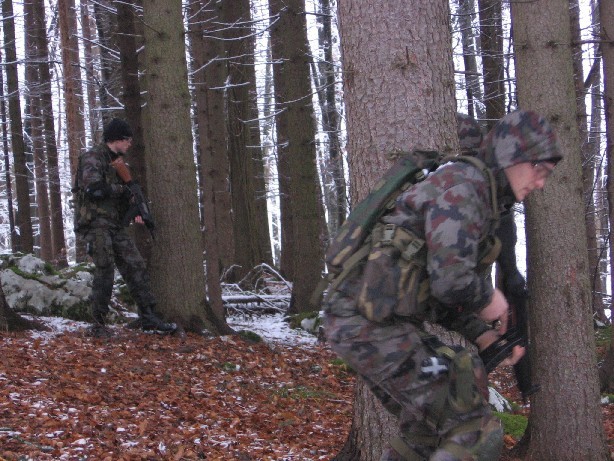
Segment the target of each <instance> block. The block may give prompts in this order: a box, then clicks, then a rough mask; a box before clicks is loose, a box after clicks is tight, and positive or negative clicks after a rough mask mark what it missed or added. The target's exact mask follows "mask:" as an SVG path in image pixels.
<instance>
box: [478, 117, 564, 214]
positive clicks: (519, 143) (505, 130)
mask: <svg viewBox="0 0 614 461" xmlns="http://www.w3.org/2000/svg"><path fill="white" fill-rule="evenodd" d="M477 157H479V158H481V159H482V160H483V161H484V163H486V164H487V165H488V166H490V167H491V168H492V170H493V173H494V174H495V178H496V180H497V189H498V191H497V197H498V201H499V204H500V205H501V206H503V208H509V207H510V206H511V205H512V204H513V203H514V202H515V201H516V198H515V196H514V192H513V191H512V188H511V187H510V185H509V182H508V180H507V176H506V175H505V173H504V171H503V170H505V168H507V167H510V166H512V165H516V164H518V163H523V162H531V163H535V162H544V161H551V162H554V163H557V162H558V161H559V160H561V158H562V155H561V151H560V150H559V147H558V144H557V141H556V136H555V135H554V131H553V130H552V127H551V126H550V124H549V123H548V121H547V120H546V119H545V118H544V117H541V116H540V115H538V114H536V113H535V112H531V111H527V110H515V111H514V112H511V113H509V114H507V115H506V116H505V117H503V118H502V119H501V120H499V121H498V122H497V124H496V125H495V126H494V127H493V128H492V129H491V130H490V131H489V132H488V134H487V135H486V137H485V138H484V141H483V142H482V145H481V146H480V149H479V151H478V154H477Z"/></svg>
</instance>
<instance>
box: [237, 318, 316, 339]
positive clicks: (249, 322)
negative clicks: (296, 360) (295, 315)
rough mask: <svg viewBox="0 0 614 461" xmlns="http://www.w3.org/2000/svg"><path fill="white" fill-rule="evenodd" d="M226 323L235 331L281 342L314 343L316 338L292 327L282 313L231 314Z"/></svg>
mask: <svg viewBox="0 0 614 461" xmlns="http://www.w3.org/2000/svg"><path fill="white" fill-rule="evenodd" d="M226 320H227V322H228V325H230V327H231V328H232V329H234V330H236V331H240V330H249V331H253V332H254V333H257V334H258V335H260V336H261V337H262V338H263V339H264V340H265V341H270V342H274V343H282V344H301V345H315V344H316V343H317V338H316V337H315V336H314V335H312V334H310V333H307V332H306V331H305V330H302V329H292V328H290V325H289V324H288V322H286V321H285V316H284V314H280V313H276V314H260V315H249V316H248V315H231V316H229V317H228V318H227V319H226Z"/></svg>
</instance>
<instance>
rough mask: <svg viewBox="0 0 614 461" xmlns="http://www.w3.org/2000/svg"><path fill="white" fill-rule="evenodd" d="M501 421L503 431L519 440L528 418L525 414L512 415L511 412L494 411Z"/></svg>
mask: <svg viewBox="0 0 614 461" xmlns="http://www.w3.org/2000/svg"><path fill="white" fill-rule="evenodd" d="M495 415H496V416H497V417H498V418H499V419H500V420H501V422H502V423H503V432H505V433H506V434H508V435H511V436H512V437H514V438H515V439H516V440H519V439H520V438H522V436H523V435H524V431H525V430H526V429H527V424H528V422H529V420H528V419H527V417H526V416H522V415H514V414H511V413H495Z"/></svg>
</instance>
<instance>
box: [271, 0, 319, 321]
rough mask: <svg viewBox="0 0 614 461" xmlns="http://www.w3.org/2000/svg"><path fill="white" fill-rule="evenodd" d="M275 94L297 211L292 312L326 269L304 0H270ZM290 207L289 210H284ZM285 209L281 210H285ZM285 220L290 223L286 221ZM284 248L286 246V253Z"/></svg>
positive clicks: (304, 305)
mask: <svg viewBox="0 0 614 461" xmlns="http://www.w3.org/2000/svg"><path fill="white" fill-rule="evenodd" d="M269 7H270V9H271V12H272V13H273V14H272V15H271V16H275V20H276V22H275V24H274V25H273V26H272V27H271V47H272V55H273V60H274V61H275V65H276V66H278V69H277V72H276V73H275V97H276V100H277V110H278V112H279V111H281V112H280V113H279V115H278V120H280V123H279V124H278V126H277V128H278V129H277V144H278V152H280V154H279V155H280V157H281V156H282V154H281V151H285V152H284V153H283V157H284V161H285V162H287V168H288V169H287V171H285V172H283V173H282V172H281V171H280V177H281V175H282V174H286V175H288V177H287V178H286V180H287V181H288V182H289V184H288V186H289V187H288V191H289V193H290V195H289V197H288V198H289V199H290V212H291V213H292V238H293V240H294V247H293V254H292V258H293V266H294V268H293V276H294V278H293V286H292V299H291V301H290V308H289V312H290V313H297V312H303V311H307V310H310V309H312V308H311V307H310V305H309V300H310V298H311V295H312V293H313V291H314V290H315V288H316V286H317V284H318V282H319V280H320V277H321V272H322V269H323V266H324V265H323V252H324V249H323V245H322V241H321V231H322V229H323V226H322V222H323V221H322V219H323V215H322V205H321V202H320V200H319V199H320V188H319V182H318V173H317V169H316V149H315V133H316V127H315V120H314V118H315V115H314V112H313V104H312V100H311V92H312V90H311V81H310V76H309V62H310V61H311V59H312V58H311V52H310V50H309V43H308V40H307V24H306V19H305V11H304V9H305V5H304V2H303V1H301V0H290V1H277V0H274V1H271V2H270V3H269ZM285 211H286V212H287V211H288V210H287V209H286V210H285ZM283 212H284V210H282V213H283ZM284 224H285V223H284ZM283 251H285V249H284V248H282V252H283Z"/></svg>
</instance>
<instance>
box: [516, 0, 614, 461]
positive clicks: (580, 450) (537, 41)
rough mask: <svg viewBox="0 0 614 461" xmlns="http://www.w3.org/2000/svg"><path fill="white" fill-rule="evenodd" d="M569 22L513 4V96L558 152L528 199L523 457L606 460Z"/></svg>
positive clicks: (558, 13) (560, 14)
mask: <svg viewBox="0 0 614 461" xmlns="http://www.w3.org/2000/svg"><path fill="white" fill-rule="evenodd" d="M569 24H570V14H569V3H568V1H566V0H551V1H549V2H547V3H544V2H539V4H537V3H513V4H512V26H513V31H514V37H513V38H514V48H515V56H516V74H517V86H518V101H519V105H520V107H522V108H523V109H529V110H535V111H536V112H538V113H540V114H542V115H543V116H545V117H546V118H547V119H548V120H549V121H551V122H552V124H553V126H554V128H555V131H556V132H557V134H558V137H559V144H560V148H561V151H562V153H563V154H564V156H565V160H564V161H563V162H562V163H561V165H559V166H558V167H557V171H556V172H555V173H554V174H553V176H552V178H551V179H550V181H549V182H548V185H547V186H546V188H545V189H544V190H543V191H542V192H541V193H538V194H534V195H532V196H531V197H530V198H529V200H528V201H527V206H526V210H527V250H528V260H529V261H530V262H531V264H530V265H529V267H528V284H529V292H530V293H531V319H530V331H531V333H532V336H533V338H532V339H533V342H532V344H533V346H534V348H533V351H532V352H533V353H534V357H532V358H533V359H534V361H533V365H534V367H533V372H534V373H535V374H536V375H538V376H539V382H540V384H541V387H542V390H541V392H539V393H537V394H535V396H534V398H532V401H531V429H530V431H531V441H530V445H529V448H528V457H529V459H539V460H540V461H549V460H557V461H564V460H569V461H572V460H578V459H591V460H595V461H597V460H604V461H605V460H606V459H607V458H608V457H609V455H608V453H607V452H606V443H605V436H604V431H603V422H602V418H601V409H600V407H599V388H598V381H597V367H596V362H595V354H594V350H595V338H594V333H593V329H592V322H591V314H592V312H591V309H590V284H589V280H588V257H587V254H588V253H587V248H586V226H585V221H584V212H585V208H584V201H583V195H582V171H581V158H580V146H581V139H580V135H579V132H578V125H577V119H576V115H577V106H576V101H575V91H574V81H573V63H572V55H571V48H570V46H569V44H570V43H571V36H570V27H569ZM545 88H546V89H547V90H546V91H544V89H545ZM546 265H547V267H546ZM562 344H564V345H565V347H561V345H562ZM569 402H574V404H573V405H569Z"/></svg>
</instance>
